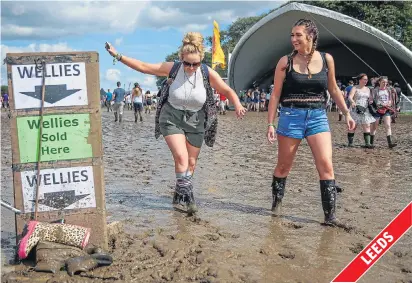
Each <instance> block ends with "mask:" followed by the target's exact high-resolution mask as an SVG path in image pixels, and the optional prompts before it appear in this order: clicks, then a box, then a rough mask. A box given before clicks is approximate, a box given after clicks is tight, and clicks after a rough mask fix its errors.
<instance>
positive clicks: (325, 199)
mask: <svg viewBox="0 0 412 283" xmlns="http://www.w3.org/2000/svg"><path fill="white" fill-rule="evenodd" d="M320 193H321V198H322V208H323V213H324V214H325V222H324V223H323V224H324V225H327V226H336V227H341V228H344V229H348V226H346V225H345V224H343V223H342V222H340V221H339V220H337V219H336V212H335V210H336V185H335V180H320Z"/></svg>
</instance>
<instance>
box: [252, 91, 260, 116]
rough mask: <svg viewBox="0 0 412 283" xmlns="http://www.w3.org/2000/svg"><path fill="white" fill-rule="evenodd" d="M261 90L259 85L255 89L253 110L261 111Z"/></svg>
mask: <svg viewBox="0 0 412 283" xmlns="http://www.w3.org/2000/svg"><path fill="white" fill-rule="evenodd" d="M259 101H260V91H259V87H258V86H257V87H256V88H255V90H254V91H253V111H259Z"/></svg>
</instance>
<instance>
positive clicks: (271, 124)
mask: <svg viewBox="0 0 412 283" xmlns="http://www.w3.org/2000/svg"><path fill="white" fill-rule="evenodd" d="M268 127H273V128H275V129H276V126H275V124H273V123H269V124H268Z"/></svg>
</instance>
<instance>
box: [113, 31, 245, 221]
mask: <svg viewBox="0 0 412 283" xmlns="http://www.w3.org/2000/svg"><path fill="white" fill-rule="evenodd" d="M106 48H107V50H108V51H109V53H110V54H111V55H112V56H114V57H116V59H117V60H118V61H120V62H122V63H124V64H125V65H127V66H129V67H130V68H133V69H135V70H136V71H138V72H142V73H145V74H151V75H155V76H159V77H162V76H165V77H166V76H167V77H168V79H167V81H166V82H165V84H167V85H168V87H166V85H165V84H164V85H163V87H162V91H161V94H160V97H159V101H158V106H157V112H156V118H155V137H156V138H157V137H159V136H160V134H161V135H163V136H164V138H165V140H166V143H167V145H168V146H169V149H170V151H171V152H172V155H173V159H174V165H175V173H176V187H175V193H174V197H173V204H183V205H185V206H186V209H187V213H188V214H189V215H190V214H193V213H194V212H196V211H197V207H196V204H195V200H194V196H193V186H192V175H193V173H194V171H195V167H196V163H197V159H198V156H199V153H200V148H201V146H202V144H203V141H205V143H206V145H208V146H213V143H214V141H215V136H216V130H217V115H216V103H215V100H214V96H213V90H212V88H214V89H215V90H216V91H217V92H218V93H221V94H224V95H225V96H226V97H227V98H228V99H229V100H230V101H231V102H232V104H233V105H234V107H235V112H236V115H237V116H238V118H242V117H243V116H244V115H245V112H246V109H245V108H243V106H242V105H241V104H240V101H239V98H238V96H237V94H236V93H235V92H234V91H233V90H232V89H231V88H230V87H229V86H228V85H227V84H226V83H225V82H224V81H223V80H222V78H221V77H220V76H219V74H218V73H217V72H216V71H214V70H213V69H211V68H209V67H207V66H206V65H204V64H202V60H203V58H204V55H205V47H204V44H203V36H202V35H201V34H200V33H198V32H189V33H187V34H185V36H184V38H183V40H182V46H181V47H180V50H179V58H180V62H163V63H159V64H149V63H145V62H142V61H139V60H136V59H133V58H130V57H126V56H123V55H121V54H119V53H117V52H116V50H115V49H114V48H113V47H112V46H111V45H110V44H108V46H107V47H106Z"/></svg>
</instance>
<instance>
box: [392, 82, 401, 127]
mask: <svg viewBox="0 0 412 283" xmlns="http://www.w3.org/2000/svg"><path fill="white" fill-rule="evenodd" d="M393 88H394V89H395V91H396V101H395V108H396V109H395V114H394V115H392V116H391V117H392V123H396V118H398V113H399V112H400V111H401V108H400V106H399V103H400V102H401V97H402V95H403V93H402V89H401V88H400V86H399V83H397V82H395V83H394V84H393Z"/></svg>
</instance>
